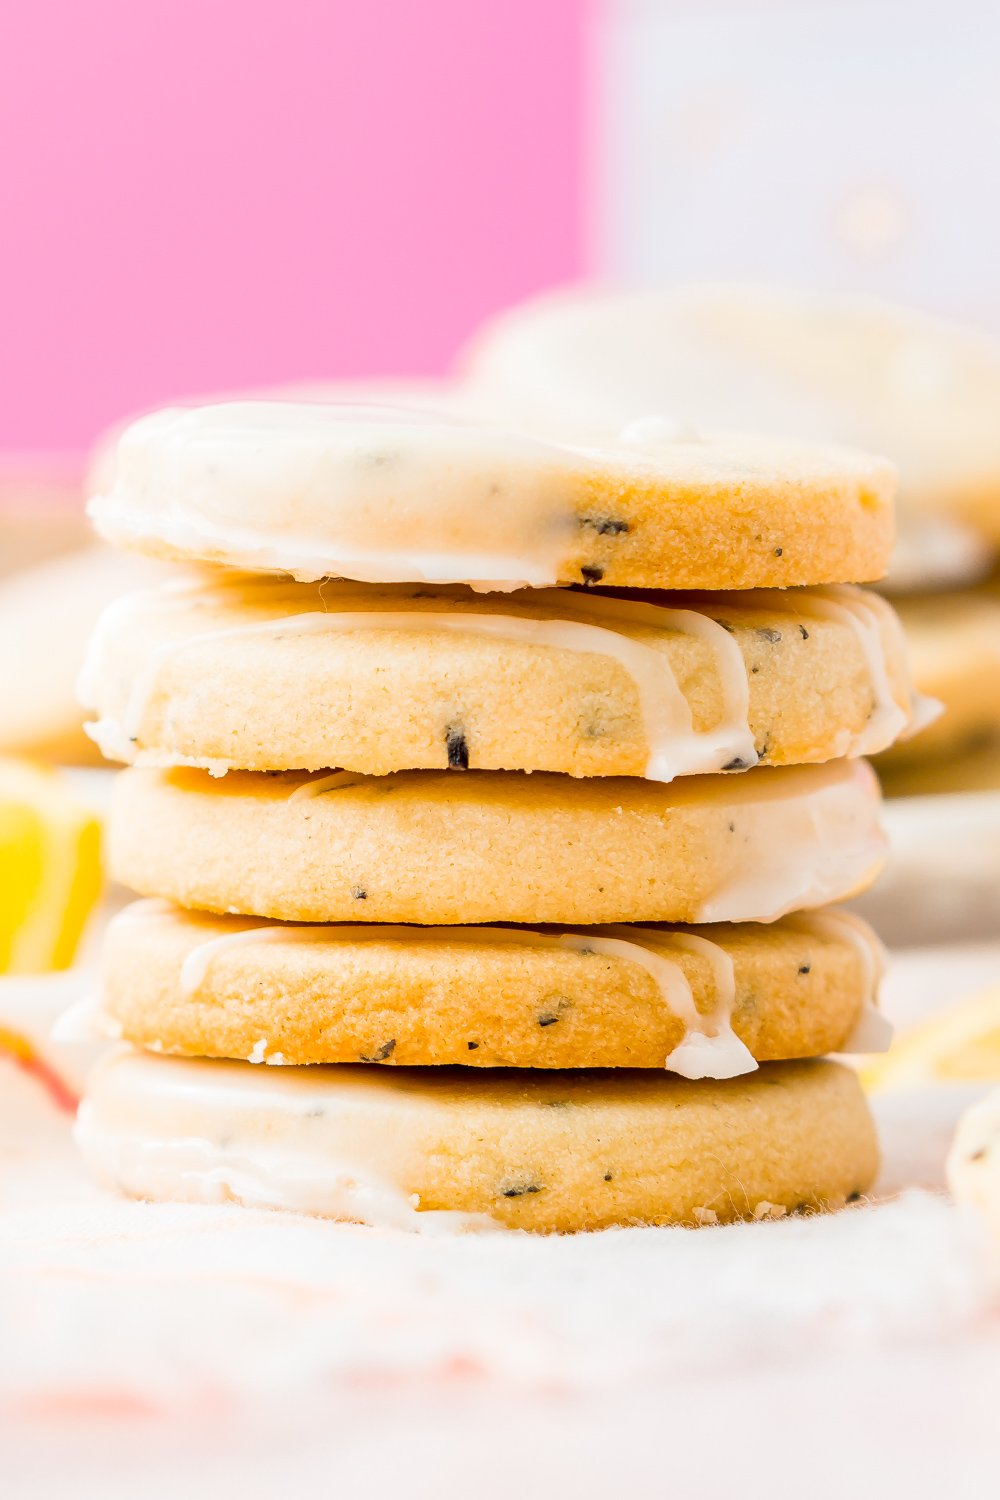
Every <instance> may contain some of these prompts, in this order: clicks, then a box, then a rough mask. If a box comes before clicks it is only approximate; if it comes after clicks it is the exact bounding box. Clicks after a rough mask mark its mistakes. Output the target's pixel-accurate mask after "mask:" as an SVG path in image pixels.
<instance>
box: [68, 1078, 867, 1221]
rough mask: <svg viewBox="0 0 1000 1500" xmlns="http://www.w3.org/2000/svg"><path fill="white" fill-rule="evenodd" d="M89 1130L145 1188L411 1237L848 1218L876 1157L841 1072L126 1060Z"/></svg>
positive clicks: (94, 1156)
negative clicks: (450, 1227)
mask: <svg viewBox="0 0 1000 1500" xmlns="http://www.w3.org/2000/svg"><path fill="white" fill-rule="evenodd" d="M76 1136H77V1141H78V1143H79V1145H80V1147H81V1149H82V1151H83V1154H84V1157H85V1159H86V1161H87V1163H88V1165H89V1166H90V1168H91V1170H92V1172H93V1173H94V1174H95V1175H96V1176H97V1177H98V1178H99V1179H100V1180H102V1181H103V1182H105V1183H107V1184H108V1185H110V1186H112V1187H115V1188H118V1189H120V1190H122V1191H124V1192H126V1193H129V1194H132V1195H133V1196H135V1197H143V1198H158V1199H182V1200H187V1201H196V1202H199V1201H200V1202H204V1201H208V1202H219V1201H224V1200H227V1199H235V1200H236V1201H238V1202H242V1203H245V1204H248V1205H251V1206H255V1207H266V1208H285V1209H293V1210H297V1211H299V1212H304V1213H311V1214H319V1215H323V1216H326V1217H329V1218H334V1219H352V1220H360V1221H362V1222H367V1223H372V1224H377V1225H380V1226H384V1227H400V1228H409V1229H417V1228H421V1227H424V1226H427V1227H431V1225H432V1224H433V1223H434V1222H435V1220H434V1219H431V1220H429V1221H428V1220H427V1219H426V1218H425V1217H424V1215H426V1214H428V1213H430V1214H432V1215H435V1216H436V1215H438V1214H440V1213H442V1212H443V1213H445V1214H449V1215H463V1216H469V1215H472V1216H474V1217H473V1219H472V1220H471V1223H472V1224H475V1225H481V1226H482V1227H488V1226H490V1225H492V1224H499V1225H503V1226H504V1227H506V1228H510V1229H533V1230H543V1231H567V1230H581V1229H603V1228H607V1227H610V1226H611V1225H615V1224H669V1223H681V1224H699V1223H701V1224H704V1223H726V1222H728V1221H730V1220H733V1219H740V1218H764V1217H773V1216H780V1215H781V1214H782V1213H783V1212H787V1211H794V1210H796V1209H799V1210H802V1209H813V1208H825V1207H837V1206H839V1205H841V1204H843V1203H844V1202H845V1201H847V1200H848V1199H850V1198H852V1197H855V1196H857V1195H859V1194H861V1193H864V1192H866V1191H867V1190H868V1188H869V1187H870V1186H871V1184H872V1182H873V1180H874V1177H875V1173H876V1170H877V1166H878V1147H877V1143H876V1139H875V1131H874V1127H873V1124H872V1120H871V1117H870V1115H869V1113H868V1109H867V1106H866V1104H865V1101H864V1098H863V1095H862V1092H861V1088H860V1085H859V1083H858V1081H857V1078H856V1077H855V1075H854V1074H853V1073H852V1072H851V1071H850V1070H848V1069H846V1068H842V1067H839V1066H837V1064H835V1063H826V1062H798V1063H771V1064H768V1065H765V1067H763V1068H761V1069H760V1071H759V1072H757V1073H753V1074H751V1075H750V1076H749V1077H747V1078H740V1079H736V1080H730V1081H728V1082H725V1083H716V1082H714V1081H711V1080H709V1081H705V1082H690V1081H688V1080H687V1079H681V1078H675V1077H672V1076H671V1075H669V1074H662V1073H653V1072H645V1073H635V1072H632V1071H620V1070H619V1071H617V1072H611V1073H601V1072H590V1073H532V1072H521V1071H516V1072H512V1071H510V1070H502V1071H500V1072H498V1073H470V1072H469V1071H468V1070H466V1069H458V1068H456V1069H451V1068H448V1069H413V1070H409V1069H408V1070H402V1069H400V1070H386V1069H374V1068H367V1069H366V1068H360V1067H331V1068H305V1069H294V1070H293V1069H280V1070H279V1069H270V1068H257V1069H253V1068H251V1067H249V1066H248V1065H247V1064H246V1063H226V1062H205V1061H189V1060H187V1059H184V1060H181V1059H179V1058H163V1057H152V1056H150V1055H149V1054H142V1053H138V1052H132V1051H131V1050H125V1051H123V1052H119V1053H117V1054H112V1055H111V1057H110V1058H108V1059H106V1060H105V1061H104V1062H103V1063H100V1064H99V1065H98V1067H97V1068H96V1069H95V1071H94V1073H93V1074H92V1075H91V1079H90V1084H89V1089H88V1096H87V1098H86V1100H85V1101H84V1103H83V1105H82V1106H81V1109H80V1114H79V1119H78V1124H77V1129H76ZM446 1222H447V1221H446ZM452 1222H455V1221H454V1220H452ZM464 1222H465V1223H466V1224H469V1223H470V1220H469V1219H468V1218H466V1219H465V1220H464ZM462 1223H463V1220H462V1219H459V1220H457V1226H456V1227H458V1226H460V1225H461V1224H462Z"/></svg>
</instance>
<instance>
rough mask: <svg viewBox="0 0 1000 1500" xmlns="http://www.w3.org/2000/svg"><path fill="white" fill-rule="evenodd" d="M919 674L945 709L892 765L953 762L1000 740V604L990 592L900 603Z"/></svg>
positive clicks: (893, 755)
mask: <svg viewBox="0 0 1000 1500" xmlns="http://www.w3.org/2000/svg"><path fill="white" fill-rule="evenodd" d="M898 609H899V613H900V618H901V619H902V621H903V626H904V629H905V631H906V638H907V641H908V643H909V647H910V660H911V662H912V665H913V674H914V678H915V679H916V681H917V683H918V685H919V687H920V688H921V690H922V692H923V693H928V694H930V695H931V696H932V697H934V698H936V699H938V700H939V701H940V702H941V704H942V705H943V709H944V711H943V713H942V714H941V715H940V717H939V718H937V719H934V720H931V721H930V722H929V723H928V725H927V726H926V727H921V728H920V729H919V732H917V733H915V734H914V736H913V738H912V739H910V740H907V741H906V742H905V743H900V744H898V745H896V746H895V748H894V749H892V750H891V751H890V752H889V754H888V755H887V757H886V763H887V764H889V763H891V764H893V765H903V764H916V763H917V762H921V763H923V762H927V761H934V760H936V761H942V760H944V759H946V758H948V759H950V758H951V757H952V756H954V755H955V754H956V753H960V752H962V751H964V750H966V749H968V748H972V747H974V746H975V744H976V742H977V741H982V740H984V739H986V738H988V737H989V736H990V735H995V734H1000V599H996V598H993V597H991V596H990V595H989V594H988V593H986V592H985V591H981V592H976V593H972V592H968V593H964V594H938V595H930V596H927V597H924V598H920V599H908V600H901V601H900V602H899V604H898Z"/></svg>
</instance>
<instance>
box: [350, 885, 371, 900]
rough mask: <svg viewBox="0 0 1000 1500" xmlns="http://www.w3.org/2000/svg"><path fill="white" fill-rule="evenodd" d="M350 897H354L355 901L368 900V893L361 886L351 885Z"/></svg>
mask: <svg viewBox="0 0 1000 1500" xmlns="http://www.w3.org/2000/svg"><path fill="white" fill-rule="evenodd" d="M351 895H352V896H353V897H354V899H355V901H367V900H368V892H367V891H366V890H365V888H364V886H363V885H352V886H351Z"/></svg>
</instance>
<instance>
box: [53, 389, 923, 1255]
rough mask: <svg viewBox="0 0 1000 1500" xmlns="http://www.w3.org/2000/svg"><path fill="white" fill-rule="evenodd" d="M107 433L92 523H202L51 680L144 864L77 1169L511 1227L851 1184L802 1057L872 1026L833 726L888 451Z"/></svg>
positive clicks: (873, 695)
mask: <svg viewBox="0 0 1000 1500" xmlns="http://www.w3.org/2000/svg"><path fill="white" fill-rule="evenodd" d="M112 468H113V473H110V475H109V483H108V487H107V492H106V493H104V494H102V495H100V496H98V497H96V498H95V499H94V500H93V502H92V506H91V510H92V514H93V517H94V520H95V522H96V524H97V527H98V529H99V531H100V532H102V534H104V535H105V536H106V537H108V538H109V539H111V540H112V541H113V542H116V543H118V544H120V545H122V546H125V547H131V548H135V549H138V550H140V551H144V552H149V553H153V554H155V555H157V556H162V557H167V558H172V559H175V560H176V561H178V562H179V563H186V564H188V565H191V564H198V565H199V567H198V570H197V571H194V570H193V569H191V567H190V566H189V568H188V571H187V572H186V573H185V574H183V575H179V577H178V581H177V582H176V583H168V584H167V585H166V586H165V587H161V588H159V589H157V590H153V591H150V592H146V593H142V594H137V595H134V596H132V597H131V598H129V599H126V600H123V601H119V602H118V603H116V604H115V605H113V606H112V607H111V609H110V610H109V611H108V612H107V614H106V615H105V617H104V619H103V620H102V622H101V624H100V625H99V627H98V630H97V632H96V635H95V637H94V639H93V641H92V643H91V649H90V654H89V660H88V663H87V667H86V670H85V673H84V679H83V684H82V689H83V696H84V698H85V701H86V703H87V706H88V707H90V708H92V709H94V710H95V711H96V713H97V715H98V718H97V720H96V722H95V723H94V724H93V725H92V726H91V732H92V734H93V737H94V738H95V739H96V741H97V743H98V744H99V745H100V746H101V748H102V749H103V750H104V752H105V753H106V754H107V755H109V756H110V757H112V758H114V759H118V760H123V761H126V762H128V763H129V764H130V767H131V769H129V770H127V771H126V772H125V773H124V774H123V775H122V776H121V777H120V778H119V780H118V786H117V797H116V801H115V806H114V810H113V816H112V825H111V831H110V861H111V866H112V872H113V874H114V875H115V876H116V877H117V878H118V879H119V880H121V881H122V882H124V883H125V884H127V885H129V886H131V887H132V888H133V889H135V890H136V891H138V892H140V893H141V894H142V895H143V897H145V898H146V899H144V900H141V901H139V902H137V903H136V904H135V905H134V906H132V907H131V908H128V909H127V910H126V911H125V912H124V913H123V914H122V915H121V916H120V917H119V918H118V919H117V920H116V921H115V922H114V923H113V924H112V927H111V929H110V931H109V934H108V937H107V943H106V950H105V955H104V975H103V991H102V998H101V1020H102V1025H103V1027H104V1029H105V1030H106V1031H108V1032H111V1033H112V1034H114V1035H116V1036H118V1037H120V1038H121V1039H123V1041H124V1043H126V1044H127V1045H124V1046H122V1047H121V1048H119V1049H116V1051H115V1052H114V1053H112V1054H111V1055H110V1057H109V1058H108V1060H107V1061H105V1062H104V1063H103V1064H102V1065H101V1066H100V1068H99V1069H98V1071H97V1072H96V1074H95V1075H94V1077H93V1079H92V1081H91V1086H90V1090H89V1096H88V1098H87V1100H86V1101H85V1103H84V1105H83V1107H82V1109H81V1113H80V1119H79V1125H78V1133H79V1140H80V1144H81V1146H82V1149H83V1151H84V1154H85V1156H86V1157H87V1159H88V1161H89V1163H90V1165H91V1167H92V1169H93V1170H94V1171H95V1172H96V1173H97V1174H98V1175H99V1176H100V1177H101V1178H102V1179H103V1180H105V1181H107V1182H110V1183H112V1184H114V1185H116V1186H118V1187H119V1188H121V1189H122V1190H124V1191H126V1192H129V1193H132V1194H136V1195H140V1196H146V1197H158V1198H186V1199H219V1198H225V1197H229V1198H234V1199H237V1200H239V1201H242V1202H247V1203H254V1204H266V1205H272V1206H281V1207H292V1208H297V1209H301V1210H305V1211H308V1212H312V1213H316V1214H322V1215H328V1216H332V1217H339V1218H348V1219H357V1220H363V1221H368V1222H374V1223H380V1224H403V1225H417V1224H419V1225H427V1224H429V1223H430V1222H432V1219H433V1218H434V1217H435V1216H439V1215H441V1214H446V1215H450V1216H453V1217H452V1219H451V1222H462V1221H468V1222H472V1223H482V1224H488V1223H499V1224H501V1225H506V1226H510V1227H519V1228H525V1229H541V1230H571V1229H585V1228H598V1227H601V1226H606V1225H612V1224H623V1223H637V1222H639V1223H656V1224H661V1223H671V1222H680V1223H688V1224H695V1223H715V1222H722V1221H726V1220H730V1219H733V1218H743V1217H752V1218H759V1217H763V1216H767V1215H781V1214H783V1213H785V1212H788V1211H794V1210H797V1209H800V1210H801V1209H806V1208H818V1207H827V1206H835V1205H838V1204H842V1203H843V1202H845V1201H846V1200H848V1199H850V1198H852V1197H855V1196H857V1195H858V1194H861V1193H864V1192H865V1191H866V1190H867V1189H868V1188H869V1186H870V1185H871V1183H872V1180H873V1177H874V1174H875V1170H876V1164H877V1150H876V1143H875V1138H874V1133H873V1128H872V1124H871V1121H870V1118H869V1115H868V1112H867V1109H866V1106H865V1103H864V1100H863V1098H862V1095H861V1092H860V1090H859V1087H858V1085H857V1083H856V1080H855V1076H854V1074H853V1072H851V1071H850V1070H849V1069H847V1068H845V1067H843V1066H840V1065H838V1064H836V1063H831V1062H826V1061H818V1060H816V1059H820V1058H822V1057H823V1055H824V1054H825V1053H827V1052H831V1051H833V1052H836V1051H845V1050H863V1049H866V1048H869V1047H872V1048H874V1047H877V1046H879V1045H880V1044H881V1042H882V1040H883V1037H884V1027H883V1025H882V1023H881V1021H880V1019H879V1017H878V1013H877V1011H876V1010H875V1009H874V1000H875V992H876V987H877V982H878V978H879V972H880V950H879V947H878V944H877V942H876V940H875V938H874V936H873V935H872V933H871V932H870V931H869V930H868V929H867V928H866V927H865V926H864V925H863V924H862V923H860V922H859V921H858V920H857V919H856V918H853V917H852V916H851V915H850V914H848V913H845V912H843V911H840V910H837V909H831V908H830V907H829V905H828V904H829V903H831V902H837V901H839V900H841V899H843V898H846V897H849V896H851V895H852V894H853V893H854V892H856V891H858V890H860V889H862V888H863V887H865V886H866V885H867V884H868V883H869V882H870V881H871V880H872V879H873V878H874V877H875V875H876V873H877V871H878V869H879V866H880V863H881V860H882V855H883V847H882V837H881V834H880V831H879V825H878V813H879V798H878V790H877V785H876V782H875V778H874V776H873V775H872V773H871V771H870V770H869V768H868V766H867V765H866V763H865V761H864V760H862V759H859V758H858V757H859V756H861V755H863V754H866V753H868V752H874V751H878V750H882V749H884V748H885V747H886V746H888V745H889V744H890V743H891V742H892V741H893V739H894V738H896V737H897V736H898V735H899V734H900V733H902V732H904V731H905V730H906V729H907V728H908V727H909V726H910V725H911V723H912V720H913V718H914V712H915V708H914V700H913V694H912V691H911V687H910V682H909V677H908V673H907V666H906V657H905V650H904V648H903V645H902V642H901V637H900V633H899V630H898V627H897V623H896V620H895V617H894V615H893V613H892V610H891V608H890V606H889V605H888V604H886V603H885V602H884V601H882V600H881V599H879V598H877V597H874V596H872V595H869V594H866V593H865V592H863V591H861V590H859V589H856V588H854V587H852V586H850V583H849V580H852V579H870V578H875V577H877V576H878V575H879V574H880V573H881V572H882V570H883V569H884V566H885V563H886V560H887V557H888V554H889V549H890V546H891V541H892V516H891V487H892V475H891V471H890V469H889V468H888V466H887V465H885V464H884V463H882V462H881V461H879V460H875V459H871V458H868V457H866V456H864V455H861V454H858V453H854V452H850V451H846V450H840V449H828V448H821V447H814V446H803V445H791V444H781V443H776V442H774V441H765V440H763V439H754V438H742V437H729V436H727V437H709V436H702V435H699V434H697V433H694V432H690V431H677V430H674V429H672V428H671V427H670V426H669V424H668V423H666V422H657V421H647V422H643V423H641V424H638V425H637V426H636V428H634V429H632V430H630V431H628V432H627V433H626V434H624V436H623V437H622V439H621V440H620V441H618V442H616V443H615V444H613V445H609V446H607V447H605V448H602V449H601V450H589V449H584V448H574V447H567V446H558V445H554V444H547V443H543V442H539V441H535V440H533V439H530V438H527V437H523V436H519V435H515V434H510V433H503V432H499V431H496V430H493V429H491V428H488V427H485V426H484V427H477V426H475V425H471V424H465V423H458V422H452V421H450V420H448V419H445V418H441V419H437V418H435V417H433V416H430V415H428V414H426V413H424V414H416V413H407V412H402V411H397V410H392V409H388V408H382V409H379V408H351V407H346V406H341V407H338V406H333V405H329V406H323V405H304V404H291V403H289V404H282V403H234V404H227V405H219V406H210V407H203V408H199V409H186V410H171V411H165V412H160V413H157V414H154V415H152V416H150V417H146V418H143V419H141V420H140V421H138V422H136V423H135V424H134V425H133V426H132V427H131V428H129V429H127V430H126V431H125V432H124V434H123V435H122V437H121V439H120V442H119V445H118V451H117V455H116V458H115V462H114V464H113V466H112ZM331 580H338V581H331ZM348 580H349V581H348ZM668 590H669V591H671V592H669V593H668V592H665V591H668ZM678 591H684V592H678ZM429 1216H430V1217H429Z"/></svg>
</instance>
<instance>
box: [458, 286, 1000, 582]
mask: <svg viewBox="0 0 1000 1500" xmlns="http://www.w3.org/2000/svg"><path fill="white" fill-rule="evenodd" d="M466 363H467V375H468V385H467V388H468V390H469V391H470V393H471V394H473V395H475V396H478V398H479V400H480V402H481V403H483V404H492V405H493V407H494V408H495V409H496V411H497V412H498V413H499V414H501V415H503V416H505V417H506V418H507V420H509V421H511V422H513V423H523V424H524V425H525V426H526V427H527V428H528V430H529V431H534V432H541V433H542V434H544V435H546V436H548V435H550V434H552V433H554V432H558V433H566V434H570V435H572V434H579V433H580V432H581V431H582V432H586V433H587V434H588V435H591V436H588V441H594V439H593V437H592V434H594V433H597V434H600V433H602V432H610V433H613V432H618V431H621V429H622V427H623V426H625V424H627V423H631V422H634V421H635V420H636V419H637V418H642V417H644V416H646V415H647V413H650V412H669V413H670V414H671V416H672V417H673V418H674V419H675V420H676V421H677V422H679V423H682V424H694V425H695V426H697V427H701V426H704V427H706V428H708V429H712V428H718V427H721V428H730V429H734V430H746V429H754V430H759V431H762V432H784V433H788V434H789V435H790V436H795V437H797V438H800V439H803V440H809V439H817V438H821V439H833V440H835V441H837V442H844V443H852V444H857V445H859V446H860V447H863V448H870V449H871V450H872V451H873V452H875V453H884V454H886V455H887V456H888V457H889V458H891V459H892V461H893V463H894V464H895V465H896V466H897V468H898V470H899V502H900V509H901V512H902V513H903V515H904V517H905V516H906V514H907V513H908V512H912V513H915V514H918V515H922V516H930V517H934V518H935V519H937V520H938V521H939V522H942V523H945V525H948V524H950V525H951V526H956V525H957V526H958V527H959V528H964V527H966V526H968V527H969V528H971V530H972V533H973V537H975V536H976V535H979V536H981V537H982V538H984V539H987V540H990V541H992V542H993V543H994V544H995V543H996V542H998V541H1000V428H998V424H997V419H996V413H997V409H998V407H1000V340H998V339H996V338H995V337H993V336H992V335H989V334H985V333H982V332H980V331H979V330H977V329H975V328H967V327H963V326H962V325H961V324H958V323H951V322H949V321H947V320H946V319H944V318H937V317H933V316H929V315H928V314H926V313H923V312H920V311H918V310H916V309H914V308H907V307H898V306H894V305H893V304H891V303H884V302H879V301H876V300H874V299H871V298H863V297H853V296H848V295H838V294H827V295H825V296H822V295H815V294H813V293H809V292H802V291H797V290H794V289H792V288H788V287H786V288H781V287H765V286H754V285H739V284H726V283H719V284H715V285H713V284H711V283H706V284H693V285H689V286H674V287H663V288H660V289H659V290H656V289H652V290H641V291H634V290H633V291H614V290H610V291H598V290H591V291H588V290H584V291H576V290H573V291H569V292H557V293H555V294H552V293H549V294H547V295H545V296H542V297H539V298H537V299H534V300H532V301H530V302H527V303H525V304H523V305H522V306H520V307H516V308H514V309H512V310H511V311H509V312H506V313H503V314H501V315H500V317H498V318H497V319H496V320H495V321H494V322H492V323H491V324H489V325H488V326H487V327H486V329H485V330H483V331H482V332H480V333H479V335H478V336H477V338H476V340H475V342H474V344H473V346H472V348H471V350H470V352H469V354H468V356H467V361H466ZM597 440H598V441H599V438H598V439H597ZM948 535H949V533H948V531H947V530H946V529H941V530H939V532H938V533H937V534H936V535H933V536H929V537H928V538H927V543H928V550H927V551H926V552H925V554H924V555H923V558H922V562H923V564H924V566H925V568H926V570H927V571H928V572H929V573H930V574H931V575H935V572H936V570H937V569H938V568H940V567H941V564H942V561H944V562H946V563H950V565H951V567H952V577H951V581H954V577H955V574H954V559H947V558H945V559H943V558H942V556H941V554H942V552H943V551H947V550H948ZM960 535H961V532H959V536H960ZM912 564H913V559H912V558H911V560H910V568H909V572H910V576H911V581H915V580H914V568H913V565H912ZM969 565H970V566H971V570H972V572H973V574H974V573H975V571H976V570H977V567H979V566H980V562H979V560H978V559H977V558H976V555H975V554H974V553H973V554H972V555H971V556H970V557H969ZM862 576H864V577H869V576H870V575H867V574H865V575H861V574H858V575H856V577H857V579H861V578H862ZM946 576H947V574H946ZM795 581H796V582H799V583H804V582H806V581H807V580H806V579H804V578H801V579H796V580H795Z"/></svg>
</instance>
